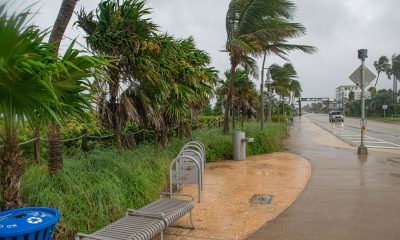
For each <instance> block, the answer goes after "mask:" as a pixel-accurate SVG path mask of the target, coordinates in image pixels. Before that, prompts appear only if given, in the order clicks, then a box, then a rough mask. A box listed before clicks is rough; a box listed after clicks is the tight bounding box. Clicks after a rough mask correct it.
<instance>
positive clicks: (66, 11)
mask: <svg viewBox="0 0 400 240" xmlns="http://www.w3.org/2000/svg"><path fill="white" fill-rule="evenodd" d="M77 1H78V0H63V1H62V3H61V7H60V10H59V11H58V15H57V19H56V21H55V22H54V25H53V29H52V30H51V34H50V38H49V43H53V44H54V46H55V48H54V52H56V53H57V52H58V50H59V48H60V43H61V40H62V37H63V35H64V32H65V29H66V28H67V26H68V23H69V21H70V19H71V16H72V14H73V13H74V9H75V5H76V2H77Z"/></svg>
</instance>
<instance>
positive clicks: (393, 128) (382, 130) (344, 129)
mask: <svg viewBox="0 0 400 240" xmlns="http://www.w3.org/2000/svg"><path fill="white" fill-rule="evenodd" d="M304 117H307V118H309V119H311V120H312V121H313V122H314V123H315V124H317V125H319V126H320V127H322V128H324V129H325V130H327V131H329V132H331V133H332V134H334V135H335V136H336V137H338V138H339V139H341V140H342V141H344V142H346V143H347V144H349V145H351V146H359V145H360V142H361V141H360V119H359V118H350V117H345V120H344V122H343V123H342V122H336V123H330V122H329V120H328V115H327V114H307V115H305V116H304ZM367 121H368V127H367V131H366V133H365V134H366V136H365V144H366V146H367V147H369V148H387V149H400V124H399V123H385V122H379V121H374V120H367Z"/></svg>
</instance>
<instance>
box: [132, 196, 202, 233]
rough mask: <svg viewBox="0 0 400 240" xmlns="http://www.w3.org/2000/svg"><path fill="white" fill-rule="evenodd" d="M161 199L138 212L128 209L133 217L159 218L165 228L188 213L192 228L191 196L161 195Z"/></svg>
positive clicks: (192, 199)
mask: <svg viewBox="0 0 400 240" xmlns="http://www.w3.org/2000/svg"><path fill="white" fill-rule="evenodd" d="M162 195H170V196H172V195H175V196H179V197H182V196H185V197H190V198H191V200H190V201H189V200H181V199H176V198H163V197H162ZM162 195H161V198H160V199H158V200H157V201H155V202H152V203H150V204H149V205H147V206H145V207H142V208H140V209H138V210H134V209H128V212H130V213H131V214H133V215H136V216H152V217H156V218H160V219H162V220H163V221H164V223H165V225H166V226H170V225H172V224H173V223H175V222H176V221H177V220H178V219H179V218H181V217H182V216H183V215H185V214H186V213H189V217H190V225H191V228H194V224H193V220H192V209H193V207H194V203H193V201H194V198H193V196H191V195H184V194H172V195H171V193H162Z"/></svg>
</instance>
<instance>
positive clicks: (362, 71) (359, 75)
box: [349, 49, 376, 155]
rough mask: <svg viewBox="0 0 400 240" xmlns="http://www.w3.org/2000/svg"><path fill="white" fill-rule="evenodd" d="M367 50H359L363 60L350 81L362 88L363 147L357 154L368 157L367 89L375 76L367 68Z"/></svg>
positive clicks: (361, 146)
mask: <svg viewBox="0 0 400 240" xmlns="http://www.w3.org/2000/svg"><path fill="white" fill-rule="evenodd" d="M367 53H368V51H367V49H359V50H358V59H360V60H361V66H360V67H358V68H357V69H356V70H355V71H354V72H353V73H352V74H351V75H350V77H349V78H350V80H351V81H353V82H354V83H355V84H356V85H357V86H360V88H361V145H360V146H359V147H358V150H357V153H358V154H360V155H368V149H367V147H366V146H365V141H364V133H365V130H366V129H367V121H366V119H365V88H366V87H367V86H368V85H369V84H370V83H371V82H372V81H373V80H374V79H375V77H376V76H375V74H373V73H372V72H371V70H369V69H368V68H367V67H365V59H366V58H367V57H368V54H367Z"/></svg>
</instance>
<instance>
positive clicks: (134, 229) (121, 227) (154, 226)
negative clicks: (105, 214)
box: [75, 212, 166, 240]
mask: <svg viewBox="0 0 400 240" xmlns="http://www.w3.org/2000/svg"><path fill="white" fill-rule="evenodd" d="M165 227H166V226H165V223H164V221H163V220H162V219H160V218H155V217H147V216H146V217H145V216H134V215H133V216H132V215H130V213H129V212H127V214H126V216H125V217H123V218H121V219H119V220H117V221H115V222H113V223H111V224H110V225H108V226H106V227H104V228H102V229H100V230H98V231H96V232H94V233H92V234H83V233H78V234H77V236H76V237H75V239H76V240H89V239H93V240H111V239H113V240H146V239H152V238H153V237H155V236H156V235H157V234H159V233H160V234H161V239H163V238H164V236H163V230H164V229H165Z"/></svg>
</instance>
